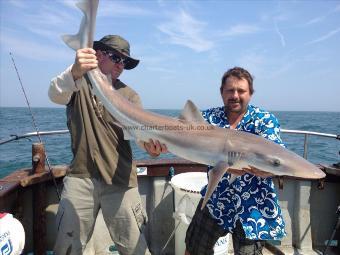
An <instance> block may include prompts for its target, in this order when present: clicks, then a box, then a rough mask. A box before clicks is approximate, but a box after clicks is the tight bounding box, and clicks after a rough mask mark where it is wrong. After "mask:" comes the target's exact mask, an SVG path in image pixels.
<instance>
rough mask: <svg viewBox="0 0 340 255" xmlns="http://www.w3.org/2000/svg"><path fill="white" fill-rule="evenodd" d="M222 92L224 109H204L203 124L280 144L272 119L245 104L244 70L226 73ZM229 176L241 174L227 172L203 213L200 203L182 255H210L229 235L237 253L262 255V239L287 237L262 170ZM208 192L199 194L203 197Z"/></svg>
mask: <svg viewBox="0 0 340 255" xmlns="http://www.w3.org/2000/svg"><path fill="white" fill-rule="evenodd" d="M220 92H221V96H222V99H223V103H224V106H222V107H217V108H211V109H208V110H205V111H203V112H202V115H203V117H204V119H205V120H206V121H207V122H209V123H210V124H212V125H215V126H219V127H224V128H232V129H236V130H240V131H244V132H250V133H253V134H257V135H261V136H263V137H264V138H266V139H269V140H271V141H274V142H276V143H278V144H280V145H282V146H284V145H283V143H282V140H281V138H280V124H279V122H278V120H277V119H276V117H275V116H274V115H273V114H271V113H269V112H267V111H265V110H262V109H260V108H258V107H255V106H252V105H250V104H249V102H250V99H251V97H252V95H253V93H254V89H253V78H252V76H251V75H250V73H249V72H248V71H247V70H245V69H243V68H240V67H234V68H232V69H230V70H228V71H227V72H226V73H225V74H224V75H223V77H222V83H221V88H220ZM211 169H212V167H208V171H210V170H211ZM230 173H234V174H237V175H239V174H240V171H236V170H233V169H228V172H227V173H226V174H225V175H224V176H223V178H222V179H221V181H220V182H219V184H218V186H217V188H216V190H215V191H214V193H213V195H212V196H211V198H210V199H209V201H208V203H207V206H206V207H205V208H204V209H203V210H201V209H200V208H201V204H202V200H201V201H200V203H199V205H198V207H197V209H196V212H195V215H194V217H193V219H192V222H191V224H190V225H189V228H188V231H187V234H186V239H185V243H186V253H185V254H186V255H205V254H213V253H214V251H213V247H214V245H215V243H216V241H217V239H218V238H219V237H221V236H224V235H226V234H227V233H232V234H233V245H234V252H235V254H240V255H251V254H262V247H263V240H280V239H281V238H283V237H284V236H285V235H286V232H285V230H284V226H285V224H284V222H283V218H282V215H281V208H280V206H279V204H278V198H277V194H276V191H275V188H274V183H273V181H272V179H271V178H270V176H271V175H270V174H269V173H267V172H263V171H261V170H260V169H244V170H243V171H241V173H243V175H241V176H238V177H237V178H236V180H235V181H234V182H232V183H231V184H230V183H229V178H230ZM252 173H254V174H256V176H255V175H253V174H252ZM206 189H207V186H205V187H204V188H203V189H202V191H201V194H202V196H203V197H204V195H205V193H206Z"/></svg>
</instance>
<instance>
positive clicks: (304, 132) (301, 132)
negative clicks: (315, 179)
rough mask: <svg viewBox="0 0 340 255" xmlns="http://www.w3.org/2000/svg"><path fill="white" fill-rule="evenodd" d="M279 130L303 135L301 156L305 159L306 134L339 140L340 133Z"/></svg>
mask: <svg viewBox="0 0 340 255" xmlns="http://www.w3.org/2000/svg"><path fill="white" fill-rule="evenodd" d="M281 132H282V133H289V134H298V135H304V142H303V157H304V158H305V159H307V154H308V136H321V137H328V138H335V139H338V140H340V135H334V134H328V133H320V132H313V131H305V130H292V129H281Z"/></svg>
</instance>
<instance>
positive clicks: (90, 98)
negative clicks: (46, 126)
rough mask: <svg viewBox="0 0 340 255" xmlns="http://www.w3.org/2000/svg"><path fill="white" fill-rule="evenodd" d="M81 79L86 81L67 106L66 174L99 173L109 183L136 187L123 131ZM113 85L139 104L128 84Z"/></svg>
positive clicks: (118, 83) (116, 83)
mask: <svg viewBox="0 0 340 255" xmlns="http://www.w3.org/2000/svg"><path fill="white" fill-rule="evenodd" d="M82 80H83V81H82V82H83V83H85V84H82V86H81V89H80V90H79V91H77V92H75V93H73V95H72V98H71V100H70V102H69V103H68V105H67V108H66V112H67V126H68V128H69V130H70V134H71V146H72V152H73V160H72V162H71V165H70V169H71V171H70V173H69V175H70V176H75V177H80V178H91V177H95V178H98V177H99V176H101V177H102V178H103V179H104V180H105V182H106V183H108V184H117V185H120V186H124V187H136V186H137V174H136V166H135V165H134V164H133V162H132V151H131V146H130V142H129V141H126V140H124V135H123V131H122V129H121V128H120V127H118V126H117V125H116V124H115V123H116V120H115V119H114V117H112V115H111V114H110V113H109V112H108V111H107V110H106V109H105V107H104V106H103V105H102V103H101V102H99V100H97V99H96V97H95V96H94V95H92V93H91V91H90V89H89V81H86V80H85V79H82ZM86 83H87V84H86ZM114 88H115V89H116V90H117V91H118V92H119V93H120V94H121V95H122V96H124V97H125V98H126V99H128V100H129V101H131V102H132V103H134V104H136V105H139V106H141V102H140V99H139V96H138V95H137V93H136V92H135V91H133V90H132V89H131V88H129V87H128V86H127V85H125V84H124V83H122V82H121V81H119V80H117V81H116V82H115V84H114Z"/></svg>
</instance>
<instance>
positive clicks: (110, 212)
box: [54, 176, 151, 255]
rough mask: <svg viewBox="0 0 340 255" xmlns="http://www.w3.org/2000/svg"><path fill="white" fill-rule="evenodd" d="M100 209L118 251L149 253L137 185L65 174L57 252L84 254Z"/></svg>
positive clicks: (60, 205)
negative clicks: (123, 184) (110, 182)
mask: <svg viewBox="0 0 340 255" xmlns="http://www.w3.org/2000/svg"><path fill="white" fill-rule="evenodd" d="M100 208H101V209H102V213H103V218H104V221H105V223H106V226H107V228H108V230H109V233H110V235H111V238H112V240H113V241H114V243H115V245H116V247H117V249H118V251H119V254H122V255H132V254H134V255H136V254H138V255H143V254H151V253H150V252H149V250H148V247H147V243H146V240H145V237H144V235H143V228H144V226H145V223H146V220H147V219H146V214H145V212H144V209H143V206H142V203H141V199H140V195H139V192H138V188H122V187H119V186H116V185H107V184H106V183H104V181H102V180H97V179H94V178H91V179H90V178H76V177H69V176H66V177H65V178H64V188H63V191H62V195H61V201H60V204H59V208H58V213H57V220H56V223H57V231H58V233H57V239H56V243H55V247H54V252H55V254H56V255H64V254H72V255H73V254H82V253H83V251H84V249H85V247H86V244H87V242H88V241H89V240H90V238H91V235H92V232H93V229H94V224H95V221H96V217H97V215H98V211H99V209H100ZM103 252H105V251H103Z"/></svg>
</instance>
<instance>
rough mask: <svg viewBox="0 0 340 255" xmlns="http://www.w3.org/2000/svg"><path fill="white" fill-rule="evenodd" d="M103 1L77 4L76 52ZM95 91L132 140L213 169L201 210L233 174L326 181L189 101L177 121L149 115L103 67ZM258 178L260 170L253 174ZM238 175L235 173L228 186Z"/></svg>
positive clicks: (69, 38)
mask: <svg viewBox="0 0 340 255" xmlns="http://www.w3.org/2000/svg"><path fill="white" fill-rule="evenodd" d="M98 4H99V0H83V1H80V2H78V3H77V4H76V5H77V6H78V8H79V9H80V10H81V11H82V12H83V14H84V16H83V18H82V21H81V24H80V28H79V31H78V33H77V34H75V35H65V36H63V40H64V42H65V43H66V45H68V46H69V47H71V48H72V49H74V50H77V49H80V48H86V47H92V46H93V37H94V32H95V24H96V15H97V9H98ZM86 75H87V76H88V78H89V79H90V81H91V84H92V86H91V91H92V93H93V94H95V95H96V96H97V98H98V99H99V100H100V101H101V102H102V103H103V105H104V107H105V108H106V109H107V110H108V111H109V112H110V114H111V115H112V116H113V117H114V118H115V119H116V120H117V122H118V123H119V126H120V127H121V128H122V129H123V132H124V138H125V139H127V140H133V139H134V140H137V141H149V140H150V139H152V140H158V141H160V142H161V143H163V144H165V145H166V147H167V149H168V151H169V152H171V153H173V154H175V155H177V156H179V157H181V158H185V159H187V160H190V161H193V162H197V163H201V164H205V165H210V166H213V169H212V170H210V171H209V173H208V177H209V178H208V187H207V192H206V195H205V197H204V200H203V203H202V208H204V206H205V205H206V203H207V201H208V200H209V198H210V197H211V195H212V194H213V192H214V190H215V189H216V187H217V185H218V183H219V182H220V180H221V179H222V177H223V176H224V174H225V173H226V172H228V170H230V169H234V170H235V169H236V170H237V169H238V170H240V171H241V170H243V169H249V168H252V169H260V170H261V171H264V172H268V173H270V174H271V175H274V176H293V177H298V178H307V179H322V178H324V177H325V173H324V172H323V171H321V170H320V169H319V168H318V167H316V166H315V165H314V164H312V163H310V162H309V161H307V160H306V159H304V158H302V157H301V156H299V155H297V154H296V153H294V152H292V151H290V150H288V149H286V148H284V147H283V146H280V145H278V144H276V143H274V142H272V141H270V140H268V139H265V138H263V137H261V136H259V135H255V134H251V133H247V132H242V131H237V130H233V129H225V128H220V127H217V126H213V125H210V124H208V123H207V122H206V121H205V120H204V119H203V117H202V115H201V112H200V110H199V109H198V108H197V107H196V106H195V104H194V103H193V102H192V101H190V100H188V101H187V102H186V104H185V106H184V108H183V111H182V113H181V115H180V116H179V117H178V118H172V117H168V116H164V115H160V114H156V113H153V112H150V111H147V110H144V109H142V108H140V107H138V106H135V105H133V104H132V103H130V102H129V101H128V100H127V99H125V98H124V97H123V96H121V95H120V94H119V93H118V92H117V91H115V89H114V88H113V86H112V85H111V84H110V83H109V81H108V79H107V77H106V76H105V75H103V74H102V73H101V71H100V70H99V68H96V69H92V70H90V71H88V72H87V73H86ZM254 174H255V175H256V171H255V173H254ZM236 177H237V176H236V175H234V174H231V177H230V179H229V183H232V182H233V181H234V180H235V178H236Z"/></svg>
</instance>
